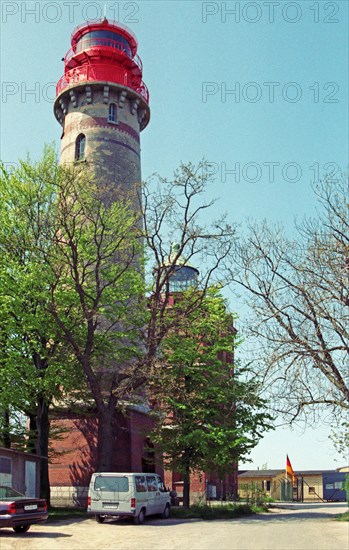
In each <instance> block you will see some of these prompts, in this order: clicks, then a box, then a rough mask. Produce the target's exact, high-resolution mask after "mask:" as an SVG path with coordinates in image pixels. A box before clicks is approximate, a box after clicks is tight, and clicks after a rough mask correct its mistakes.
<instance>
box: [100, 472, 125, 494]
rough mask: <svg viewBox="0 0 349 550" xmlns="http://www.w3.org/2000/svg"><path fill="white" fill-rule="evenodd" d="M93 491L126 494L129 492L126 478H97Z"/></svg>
mask: <svg viewBox="0 0 349 550" xmlns="http://www.w3.org/2000/svg"><path fill="white" fill-rule="evenodd" d="M94 488H95V490H96V489H101V490H102V491H113V492H119V493H127V492H128V490H129V484H128V478H127V477H115V476H98V477H96V479H95V486H94Z"/></svg>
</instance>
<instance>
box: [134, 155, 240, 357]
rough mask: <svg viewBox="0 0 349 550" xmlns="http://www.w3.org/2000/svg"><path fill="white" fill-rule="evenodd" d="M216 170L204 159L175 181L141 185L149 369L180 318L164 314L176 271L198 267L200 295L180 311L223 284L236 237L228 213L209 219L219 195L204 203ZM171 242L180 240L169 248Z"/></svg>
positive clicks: (194, 305)
mask: <svg viewBox="0 0 349 550" xmlns="http://www.w3.org/2000/svg"><path fill="white" fill-rule="evenodd" d="M211 173H212V171H211V170H210V166H209V164H208V163H206V162H205V161H202V162H200V163H199V164H197V165H194V164H191V163H188V164H181V165H180V166H179V168H178V169H177V170H176V171H175V172H174V175H173V178H172V179H167V178H163V177H161V176H159V175H154V176H153V177H152V178H151V179H150V180H149V181H148V182H147V183H146V184H144V185H143V189H142V200H141V201H140V202H141V204H142V217H143V227H144V242H145V250H146V254H147V257H148V266H149V268H150V269H149V270H148V272H147V280H148V281H149V283H150V285H149V286H150V298H149V305H148V307H149V321H148V324H147V327H146V336H145V340H146V349H147V351H146V356H145V358H144V360H145V363H146V364H147V365H148V367H150V366H151V365H152V363H153V361H154V359H155V358H156V353H157V350H158V348H159V345H160V344H161V341H162V339H163V338H164V336H165V335H166V334H168V332H169V331H170V330H173V329H174V328H175V326H176V322H177V320H176V317H178V311H177V312H176V316H174V317H173V318H172V319H171V316H170V315H168V312H167V313H166V311H167V309H168V306H169V301H170V296H171V294H172V289H171V281H173V278H174V276H175V274H176V270H177V269H178V268H179V267H180V268H185V267H191V266H193V267H194V268H196V269H197V270H198V277H197V280H196V284H197V286H198V288H200V292H199V293H193V294H192V298H191V300H187V301H186V305H185V308H184V307H183V309H182V312H181V314H182V315H183V317H185V316H187V315H189V314H190V313H192V312H193V311H195V309H197V308H198V307H200V304H201V303H202V300H203V299H204V298H205V296H206V293H207V290H208V288H209V286H210V285H212V284H214V283H219V284H223V283H224V280H223V269H222V268H223V262H224V259H225V258H227V257H228V255H229V252H230V250H231V247H232V238H233V235H234V229H233V227H232V226H231V225H230V224H229V223H227V221H226V216H225V215H222V216H220V217H219V218H218V219H211V211H212V209H213V207H214V205H215V203H216V202H217V200H216V199H211V200H208V201H206V199H205V197H206V196H207V194H208V192H209V185H210V184H211V183H212V176H211ZM171 243H177V246H176V248H175V249H174V250H173V249H171Z"/></svg>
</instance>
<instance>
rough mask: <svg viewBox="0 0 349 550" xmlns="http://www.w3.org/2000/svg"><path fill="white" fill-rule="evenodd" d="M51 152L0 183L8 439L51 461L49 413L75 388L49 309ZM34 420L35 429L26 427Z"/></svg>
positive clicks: (1, 375)
mask: <svg viewBox="0 0 349 550" xmlns="http://www.w3.org/2000/svg"><path fill="white" fill-rule="evenodd" d="M56 176H57V163H56V160H55V156H54V153H53V151H52V150H50V149H47V150H46V151H45V153H44V156H43V159H42V160H41V161H40V162H39V163H37V165H33V164H32V163H31V162H30V161H24V162H21V163H20V165H19V166H18V167H17V168H16V169H15V170H13V171H11V172H10V173H8V172H6V171H5V170H2V174H1V180H0V326H1V329H0V339H1V347H0V387H1V398H0V407H1V409H2V411H3V415H2V420H3V422H2V425H1V428H2V434H3V441H4V442H5V443H6V445H7V446H10V444H11V436H12V439H13V438H14V439H15V443H16V444H17V446H18V445H20V441H21V438H19V439H18V437H19V436H22V442H23V441H24V439H23V436H24V435H25V434H26V435H29V439H27V438H26V439H25V441H26V448H27V449H28V450H30V451H32V452H34V453H37V454H39V455H40V456H43V457H48V448H49V407H50V406H51V405H52V402H53V400H54V399H55V398H56V399H57V398H59V396H61V393H62V390H63V389H64V390H65V391H68V390H69V388H71V387H76V385H77V378H78V371H77V369H76V363H75V364H74V368H70V366H71V367H72V366H73V365H72V363H73V361H72V360H71V356H70V355H69V354H68V353H67V348H66V346H64V343H63V342H62V340H61V338H60V334H59V331H57V326H56V324H55V323H54V322H53V319H52V316H51V315H50V313H49V311H48V304H49V301H50V294H49V289H50V287H51V281H50V273H49V270H47V265H46V261H45V253H44V251H45V250H47V249H49V248H50V247H51V246H52V229H53V225H52V222H53V220H54V218H55V204H56V195H55V187H54V181H55V178H56ZM23 415H26V416H27V417H28V418H29V424H30V430H29V432H28V433H27V432H26V429H25V426H24V425H23ZM41 489H42V494H43V496H45V498H47V500H48V501H49V498H50V494H49V483H48V461H47V460H46V461H43V464H42V468H41Z"/></svg>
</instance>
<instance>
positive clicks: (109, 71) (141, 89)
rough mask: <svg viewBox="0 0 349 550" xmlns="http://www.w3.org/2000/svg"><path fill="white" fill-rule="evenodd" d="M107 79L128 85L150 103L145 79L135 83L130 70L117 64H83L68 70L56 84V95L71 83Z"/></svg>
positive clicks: (107, 80)
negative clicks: (116, 65) (118, 66)
mask: <svg viewBox="0 0 349 550" xmlns="http://www.w3.org/2000/svg"><path fill="white" fill-rule="evenodd" d="M96 80H98V81H106V82H115V83H116V84H121V85H123V86H127V87H128V88H131V90H134V91H135V92H137V93H138V94H140V95H141V96H142V97H143V98H144V99H145V101H146V102H147V103H149V91H148V88H147V86H146V85H145V84H144V82H143V81H141V82H140V83H135V82H134V80H133V77H132V74H130V73H129V72H128V71H126V70H124V69H121V68H117V67H115V65H108V64H105V63H104V64H100V65H83V66H81V67H76V68H75V69H70V71H68V72H66V73H65V74H64V75H63V76H62V77H61V78H60V79H59V81H58V83H57V86H56V96H58V95H59V94H60V93H61V92H62V91H63V90H64V89H65V88H67V87H68V86H70V85H71V84H78V83H80V82H86V83H87V84H88V82H89V81H90V82H93V81H96Z"/></svg>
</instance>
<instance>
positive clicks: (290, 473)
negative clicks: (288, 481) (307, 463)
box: [286, 455, 296, 482]
mask: <svg viewBox="0 0 349 550" xmlns="http://www.w3.org/2000/svg"><path fill="white" fill-rule="evenodd" d="M286 475H287V476H291V477H292V482H294V480H295V477H296V476H295V473H294V471H293V468H292V464H291V462H290V459H289V458H288V455H286Z"/></svg>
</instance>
